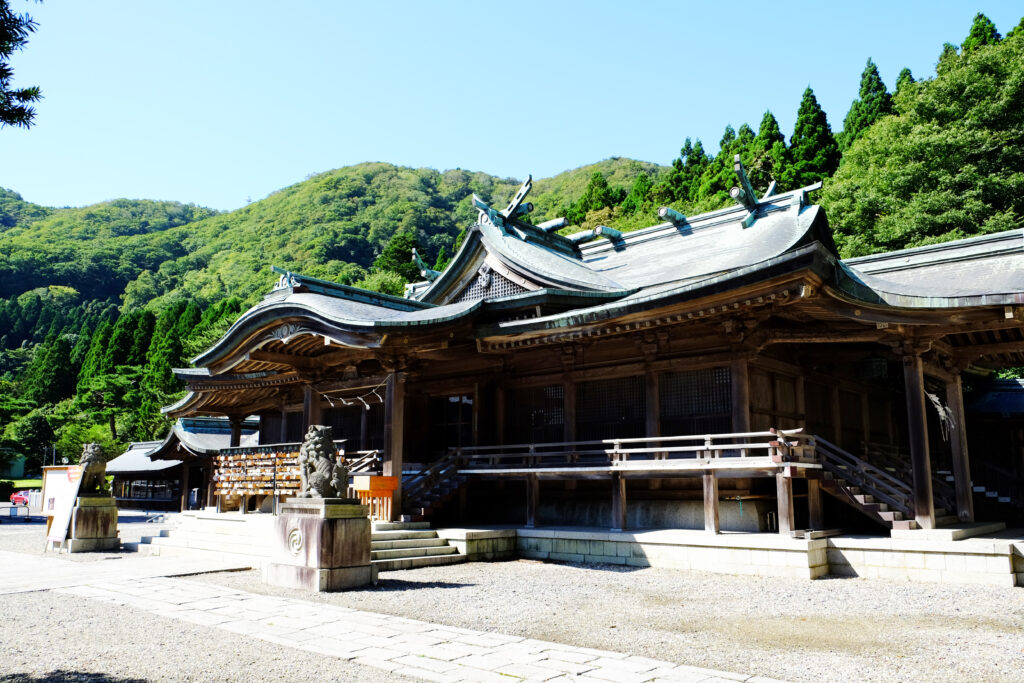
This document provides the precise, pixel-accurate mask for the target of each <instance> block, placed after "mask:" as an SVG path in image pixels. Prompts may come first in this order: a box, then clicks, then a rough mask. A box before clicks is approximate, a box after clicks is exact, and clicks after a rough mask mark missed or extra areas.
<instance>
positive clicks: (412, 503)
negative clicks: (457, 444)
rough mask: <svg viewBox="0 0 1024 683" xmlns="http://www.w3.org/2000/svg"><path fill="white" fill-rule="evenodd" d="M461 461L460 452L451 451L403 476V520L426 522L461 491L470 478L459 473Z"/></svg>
mask: <svg viewBox="0 0 1024 683" xmlns="http://www.w3.org/2000/svg"><path fill="white" fill-rule="evenodd" d="M460 461H461V457H460V456H459V455H458V453H454V452H453V453H448V454H447V455H445V456H443V457H441V458H439V459H438V460H437V461H435V462H433V463H431V464H430V465H429V466H427V467H425V468H424V469H423V470H422V471H420V472H417V473H415V474H409V475H406V476H404V477H403V478H402V513H403V519H412V520H415V521H422V520H423V519H424V518H425V517H429V516H430V515H431V513H433V512H434V511H435V510H437V509H438V508H440V507H441V506H443V505H444V504H445V503H447V502H448V501H450V500H452V499H453V498H455V497H456V496H457V495H458V494H459V491H460V490H461V489H462V487H463V486H465V484H466V480H467V479H466V476H465V475H462V474H459V463H460Z"/></svg>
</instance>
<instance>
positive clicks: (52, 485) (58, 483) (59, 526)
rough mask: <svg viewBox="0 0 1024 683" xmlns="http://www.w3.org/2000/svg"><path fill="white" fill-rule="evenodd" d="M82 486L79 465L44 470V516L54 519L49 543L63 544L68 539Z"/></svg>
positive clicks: (47, 536) (47, 537)
mask: <svg viewBox="0 0 1024 683" xmlns="http://www.w3.org/2000/svg"><path fill="white" fill-rule="evenodd" d="M81 484H82V468H81V467H80V466H79V465H65V466H62V467H44V468H43V514H44V515H46V516H47V517H52V518H53V521H52V522H51V523H50V525H49V531H48V532H47V534H46V540H47V541H53V542H55V543H63V542H64V541H65V539H67V537H68V527H69V526H70V525H71V513H72V511H73V510H74V507H75V499H76V498H78V487H79V486H81Z"/></svg>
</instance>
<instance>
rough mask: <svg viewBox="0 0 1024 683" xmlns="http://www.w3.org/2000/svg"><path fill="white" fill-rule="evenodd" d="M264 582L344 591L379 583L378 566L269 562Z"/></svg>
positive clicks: (322, 590)
mask: <svg viewBox="0 0 1024 683" xmlns="http://www.w3.org/2000/svg"><path fill="white" fill-rule="evenodd" d="M263 582H264V583H268V584H270V585H273V586H283V587H285V588H298V589H300V590H307V591H314V592H328V591H343V590H348V589H350V588H358V587H360V586H365V585H367V584H370V583H372V584H376V583H377V568H376V567H374V566H373V565H372V564H367V565H363V566H361V567H341V568H338V569H315V568H313V567H297V566H295V565H291V564H279V563H277V562H269V563H267V565H266V566H265V567H264V569H263Z"/></svg>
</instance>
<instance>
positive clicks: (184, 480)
mask: <svg viewBox="0 0 1024 683" xmlns="http://www.w3.org/2000/svg"><path fill="white" fill-rule="evenodd" d="M191 468H192V463H191V462H190V461H188V460H186V461H184V462H183V463H181V509H182V510H188V474H189V472H188V471H189V470H190V469H191ZM196 502H197V503H198V502H199V501H196Z"/></svg>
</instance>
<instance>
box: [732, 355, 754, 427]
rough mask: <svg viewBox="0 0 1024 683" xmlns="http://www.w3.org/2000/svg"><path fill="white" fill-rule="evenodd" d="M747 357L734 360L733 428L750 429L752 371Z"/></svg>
mask: <svg viewBox="0 0 1024 683" xmlns="http://www.w3.org/2000/svg"><path fill="white" fill-rule="evenodd" d="M747 365H748V363H747V359H746V358H736V359H733V361H732V367H731V375H732V430H733V431H734V432H749V431H750V373H749V372H748V369H747Z"/></svg>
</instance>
